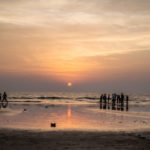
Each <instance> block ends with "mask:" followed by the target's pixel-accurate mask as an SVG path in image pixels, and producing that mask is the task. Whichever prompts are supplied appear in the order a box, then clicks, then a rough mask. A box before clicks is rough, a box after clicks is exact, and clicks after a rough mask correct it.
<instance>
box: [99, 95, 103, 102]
mask: <svg viewBox="0 0 150 150" xmlns="http://www.w3.org/2000/svg"><path fill="white" fill-rule="evenodd" d="M102 100H103V94H102V95H101V96H100V102H102Z"/></svg>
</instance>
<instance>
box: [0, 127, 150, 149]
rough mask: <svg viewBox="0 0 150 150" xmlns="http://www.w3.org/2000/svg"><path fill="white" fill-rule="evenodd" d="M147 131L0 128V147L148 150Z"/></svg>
mask: <svg viewBox="0 0 150 150" xmlns="http://www.w3.org/2000/svg"><path fill="white" fill-rule="evenodd" d="M149 148H150V132H149V131H148V132H146V131H144V132H130V133H129V132H128V133H126V132H115V133H114V132H85V131H50V132H48V131H31V130H30V131H27V130H10V129H0V149H1V150H29V149H30V150H41V149H42V150H66V149H69V150H100V149H105V150H127V149H128V150H148V149H149Z"/></svg>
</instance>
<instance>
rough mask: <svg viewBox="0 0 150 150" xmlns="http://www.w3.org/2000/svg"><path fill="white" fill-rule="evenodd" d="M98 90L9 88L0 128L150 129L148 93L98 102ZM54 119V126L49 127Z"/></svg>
mask: <svg viewBox="0 0 150 150" xmlns="http://www.w3.org/2000/svg"><path fill="white" fill-rule="evenodd" d="M100 95H101V93H88V92H86V93H82V92H80V93H79V92H78V93H77V92H76V93H71V92H69V93H66V92H12V93H8V103H6V102H5V103H0V128H17V129H32V130H33V129H35V130H50V131H51V130H88V131H91V130H92V131H93V130H94V131H133V130H150V95H144V94H129V102H128V103H126V101H125V102H124V105H123V107H121V106H120V104H118V105H115V107H112V103H111V101H110V103H109V104H108V103H106V104H103V103H102V104H101V103H100V100H99V97H100ZM51 123H55V124H56V127H51Z"/></svg>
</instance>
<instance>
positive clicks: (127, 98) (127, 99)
mask: <svg viewBox="0 0 150 150" xmlns="http://www.w3.org/2000/svg"><path fill="white" fill-rule="evenodd" d="M128 101H129V96H128V95H127V96H126V111H128V110H129V107H128Z"/></svg>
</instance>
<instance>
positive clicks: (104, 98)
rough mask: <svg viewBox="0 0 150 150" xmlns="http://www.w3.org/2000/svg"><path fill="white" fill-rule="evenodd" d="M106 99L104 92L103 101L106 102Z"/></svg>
mask: <svg viewBox="0 0 150 150" xmlns="http://www.w3.org/2000/svg"><path fill="white" fill-rule="evenodd" d="M106 99H107V97H106V94H104V96H103V100H104V103H106Z"/></svg>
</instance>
